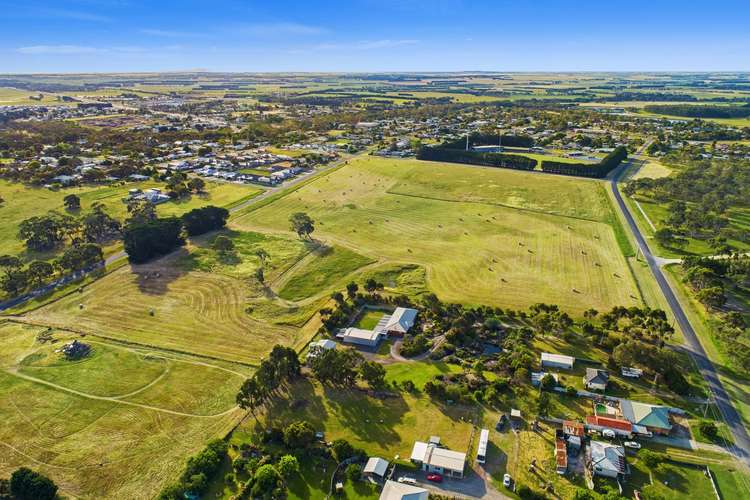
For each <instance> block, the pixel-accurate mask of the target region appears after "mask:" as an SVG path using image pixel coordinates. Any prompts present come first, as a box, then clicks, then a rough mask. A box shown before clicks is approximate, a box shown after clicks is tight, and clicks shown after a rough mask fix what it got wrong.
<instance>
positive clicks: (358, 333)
mask: <svg viewBox="0 0 750 500" xmlns="http://www.w3.org/2000/svg"><path fill="white" fill-rule="evenodd" d="M379 336H380V332H376V331H375V330H363V329H362V328H353V327H350V328H347V329H346V330H345V331H344V335H343V337H344V338H346V337H350V338H355V339H362V340H370V341H375V340H377V338H378V337H379Z"/></svg>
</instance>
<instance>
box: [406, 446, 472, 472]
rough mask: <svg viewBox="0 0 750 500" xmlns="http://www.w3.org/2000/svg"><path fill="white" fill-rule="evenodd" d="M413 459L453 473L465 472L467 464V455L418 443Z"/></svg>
mask: <svg viewBox="0 0 750 500" xmlns="http://www.w3.org/2000/svg"><path fill="white" fill-rule="evenodd" d="M411 459H412V460H414V461H417V462H422V463H424V464H428V465H432V466H435V467H442V468H444V469H448V470H452V471H463V470H464V464H465V463H466V453H461V452H459V451H451V450H448V449H446V448H439V447H437V446H435V445H434V444H427V443H423V442H422V441H416V442H415V443H414V448H413V449H412V452H411Z"/></svg>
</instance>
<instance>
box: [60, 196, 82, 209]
mask: <svg viewBox="0 0 750 500" xmlns="http://www.w3.org/2000/svg"><path fill="white" fill-rule="evenodd" d="M63 205H65V210H68V211H69V212H75V211H77V210H80V209H81V199H80V198H79V197H78V196H76V195H74V194H69V195H67V196H66V197H65V198H63Z"/></svg>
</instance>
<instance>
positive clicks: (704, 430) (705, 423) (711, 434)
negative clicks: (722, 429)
mask: <svg viewBox="0 0 750 500" xmlns="http://www.w3.org/2000/svg"><path fill="white" fill-rule="evenodd" d="M698 430H699V431H700V432H701V434H703V435H704V436H705V437H707V438H708V439H710V440H712V441H713V440H715V439H716V438H717V437H718V435H719V428H718V427H716V424H715V423H713V422H711V421H710V420H701V421H700V423H699V424H698Z"/></svg>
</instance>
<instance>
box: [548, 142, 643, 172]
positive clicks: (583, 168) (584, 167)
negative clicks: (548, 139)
mask: <svg viewBox="0 0 750 500" xmlns="http://www.w3.org/2000/svg"><path fill="white" fill-rule="evenodd" d="M627 157H628V151H627V149H625V147H624V146H620V147H618V148H616V149H615V150H614V151H612V152H611V153H609V154H608V155H607V156H605V157H604V158H603V159H602V161H600V162H599V163H595V164H593V165H592V164H589V163H561V162H557V161H550V160H544V161H542V171H543V172H547V173H550V174H560V175H575V176H578V177H595V178H597V179H601V178H603V177H606V176H607V175H608V174H609V173H610V172H611V171H612V170H614V169H616V168H617V167H618V166H619V165H620V163H622V162H623V160H625V159H626V158H627Z"/></svg>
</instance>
